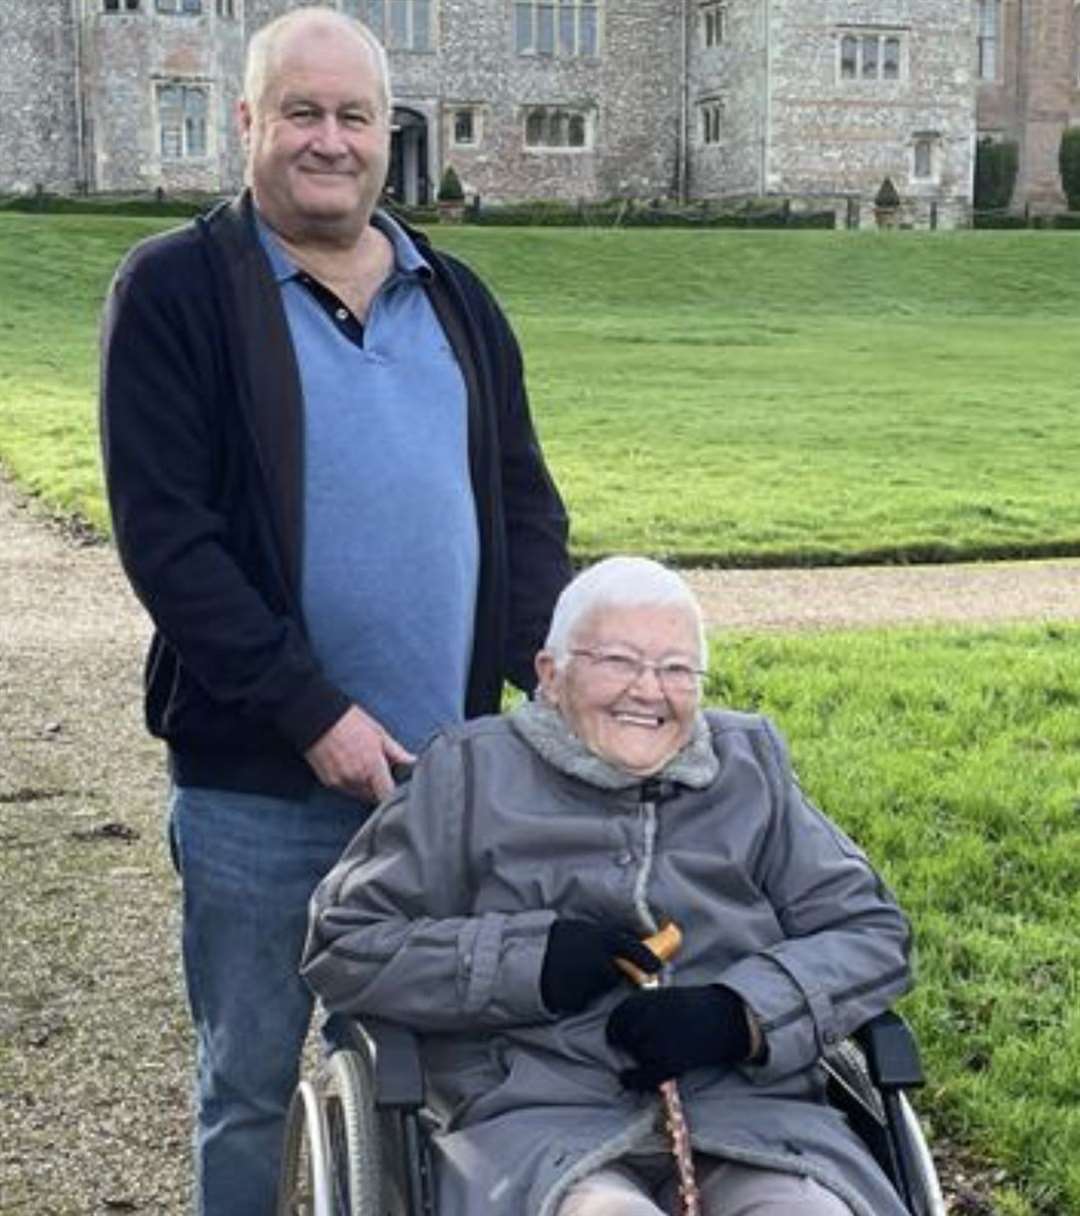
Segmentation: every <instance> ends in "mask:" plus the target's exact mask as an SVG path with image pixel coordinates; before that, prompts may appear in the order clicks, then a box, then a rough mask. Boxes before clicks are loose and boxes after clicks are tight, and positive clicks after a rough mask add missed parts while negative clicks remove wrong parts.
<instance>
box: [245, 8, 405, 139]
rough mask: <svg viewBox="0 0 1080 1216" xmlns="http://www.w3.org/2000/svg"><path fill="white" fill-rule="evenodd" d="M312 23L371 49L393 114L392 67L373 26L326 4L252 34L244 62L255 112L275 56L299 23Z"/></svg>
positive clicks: (294, 12)
mask: <svg viewBox="0 0 1080 1216" xmlns="http://www.w3.org/2000/svg"><path fill="white" fill-rule="evenodd" d="M304 25H310V26H311V27H312V28H314V29H318V28H322V29H329V30H332V31H334V32H335V33H346V34H352V35H354V36H355V37H358V38H360V39H361V41H362V42H364V43H365V44H366V45H367V47H368V48H369V49H370V51H371V54H372V57H373V58H374V60H375V67H376V69H377V71H378V74H379V83H380V84H381V86H382V90H381V91H382V101H383V105H384V106H385V112H386V114H387V115H388V116H389V114H390V109H391V105H392V101H391V96H390V68H389V65H388V64H387V61H386V50H385V49H384V47H383V44H382V43H381V42H380V41H379V40H378V38H376V37H375V35H374V34H373V33H372V32H371V30H370V29H368V27H367V26H366V25H365V24H364V23H363V22H362V21H357V19H356V18H355V17H349V16H347V15H346V14H345V13H339V12H338V11H337V9H334V8H327V7H326V6H325V5H308V6H306V7H304V8H298V9H293V10H292V12H289V13H285V15H284V16H282V17H278V18H277V19H276V20H274V21H271V22H270V23H269V24H268V25H264V26H263V27H262V29H260V30H258V31H257V32H256V33H255V34H254V35H252V38H251V41H250V42H249V43H248V48H247V61H246V63H245V65H244V100H245V101H246V102H247V104H248V106H249V107H250V108H251V110H252V111H253V112H255V111H258V109H259V108H260V106H261V105H262V100H263V94H264V93H265V91H266V85H267V81H268V80H269V78H270V77H271V76H272V75H273V71H274V68H275V66H276V65H275V63H274V59H275V58H276V56H277V54H278V49H279V47H280V44H281V42H282V40H283V39H284V38H285V37H286V36H287V35H288V34H290V33H291V32H292V31H293V30H294V29H296V28H297V27H298V26H304Z"/></svg>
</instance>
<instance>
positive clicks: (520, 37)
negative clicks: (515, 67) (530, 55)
mask: <svg viewBox="0 0 1080 1216" xmlns="http://www.w3.org/2000/svg"><path fill="white" fill-rule="evenodd" d="M514 49H515V50H516V51H517V53H518V54H519V55H521V54H524V52H526V51H531V50H532V49H533V36H532V5H531V4H516V5H515V6H514Z"/></svg>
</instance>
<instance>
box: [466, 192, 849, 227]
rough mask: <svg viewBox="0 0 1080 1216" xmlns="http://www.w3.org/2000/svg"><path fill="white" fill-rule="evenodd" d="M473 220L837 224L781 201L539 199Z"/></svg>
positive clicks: (831, 217)
mask: <svg viewBox="0 0 1080 1216" xmlns="http://www.w3.org/2000/svg"><path fill="white" fill-rule="evenodd" d="M468 218H469V219H470V220H471V221H472V222H473V223H475V224H483V225H485V226H488V227H498V228H589V227H597V228H833V227H835V224H836V216H835V213H834V212H832V211H796V210H795V209H793V208H792V207H791V205H790V203H788V202H787V201H786V200H785V201H783V202H779V201H777V200H775V199H766V200H761V201H759V202H756V203H749V204H744V205H743V206H741V207H739V208H737V209H731V208H728V209H726V210H720V209H718V208H715V207H711V206H708V205H706V204H699V205H694V206H684V207H680V206H677V205H676V204H673V203H663V204H662V203H660V202H654V203H635V202H633V201H631V200H628V199H615V200H610V201H607V202H601V203H584V202H581V203H565V202H552V201H546V200H539V199H538V200H533V201H530V202H524V203H504V204H500V205H498V206H492V207H477V208H475V209H474V210H473V211H472V212H471V213H470V214H469V216H468Z"/></svg>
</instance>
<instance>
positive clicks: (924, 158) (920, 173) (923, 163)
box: [915, 139, 932, 177]
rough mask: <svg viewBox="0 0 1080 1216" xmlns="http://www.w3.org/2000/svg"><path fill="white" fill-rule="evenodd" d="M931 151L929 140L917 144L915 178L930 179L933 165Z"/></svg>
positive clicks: (921, 140) (922, 140)
mask: <svg viewBox="0 0 1080 1216" xmlns="http://www.w3.org/2000/svg"><path fill="white" fill-rule="evenodd" d="M931 159H932V157H931V149H930V141H929V140H928V139H920V140H919V141H918V142H917V143H916V144H915V176H916V177H929V176H930V164H931Z"/></svg>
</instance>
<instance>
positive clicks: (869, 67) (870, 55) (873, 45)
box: [862, 35, 878, 80]
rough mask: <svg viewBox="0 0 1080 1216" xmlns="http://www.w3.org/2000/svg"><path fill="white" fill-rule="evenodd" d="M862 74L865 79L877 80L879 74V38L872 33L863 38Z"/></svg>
mask: <svg viewBox="0 0 1080 1216" xmlns="http://www.w3.org/2000/svg"><path fill="white" fill-rule="evenodd" d="M862 74H863V79H864V80H877V74H878V40H877V35H871V36H870V37H868V38H864V39H863V40H862Z"/></svg>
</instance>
